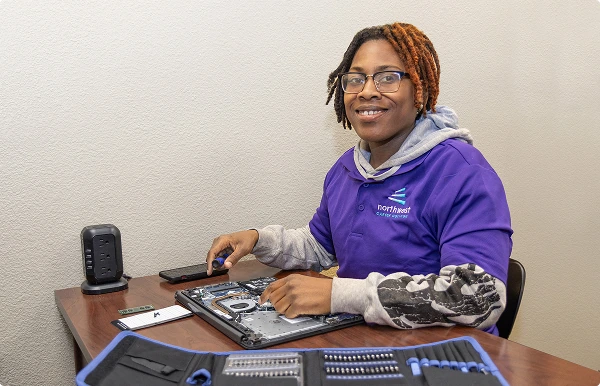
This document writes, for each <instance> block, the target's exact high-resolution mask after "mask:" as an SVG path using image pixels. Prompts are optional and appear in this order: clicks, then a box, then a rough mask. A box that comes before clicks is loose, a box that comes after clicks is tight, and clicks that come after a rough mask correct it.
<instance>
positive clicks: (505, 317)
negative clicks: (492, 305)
mask: <svg viewBox="0 0 600 386" xmlns="http://www.w3.org/2000/svg"><path fill="white" fill-rule="evenodd" d="M524 288H525V267H523V264H521V263H520V262H518V261H517V260H514V259H510V260H509V262H508V280H507V281H506V308H505V309H504V312H503V313H502V315H500V319H498V322H497V323H496V326H498V333H499V335H500V336H501V337H502V338H505V339H508V337H509V335H510V332H511V331H512V329H513V325H514V324H515V319H516V318H517V312H519V306H520V305H521V298H522V297H523V289H524Z"/></svg>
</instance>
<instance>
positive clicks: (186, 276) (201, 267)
mask: <svg viewBox="0 0 600 386" xmlns="http://www.w3.org/2000/svg"><path fill="white" fill-rule="evenodd" d="M206 268H207V265H206V263H202V264H196V265H188V266H187V267H181V268H173V269H167V270H164V271H160V272H159V273H158V276H160V277H162V278H163V279H166V280H168V281H169V283H171V284H172V283H180V282H183V281H190V280H198V279H204V278H207V277H213V276H219V275H224V274H226V273H227V272H228V271H229V270H228V269H213V273H212V275H210V276H208V275H207V274H206Z"/></svg>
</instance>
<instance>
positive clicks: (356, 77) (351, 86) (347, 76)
mask: <svg viewBox="0 0 600 386" xmlns="http://www.w3.org/2000/svg"><path fill="white" fill-rule="evenodd" d="M368 77H371V78H373V82H374V83H375V88H376V89H377V91H379V92H396V91H398V88H400V81H401V80H402V78H408V77H409V76H408V73H406V72H402V71H379V72H376V73H374V74H372V75H367V74H363V73H362V72H345V73H343V74H341V75H340V82H341V84H342V89H343V90H344V92H345V93H348V94H358V93H359V92H361V91H362V90H363V89H364V88H365V84H367V78H368Z"/></svg>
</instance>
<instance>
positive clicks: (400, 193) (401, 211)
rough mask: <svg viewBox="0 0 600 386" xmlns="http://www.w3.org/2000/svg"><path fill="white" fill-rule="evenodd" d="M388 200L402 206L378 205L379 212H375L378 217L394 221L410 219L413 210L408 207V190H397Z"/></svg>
mask: <svg viewBox="0 0 600 386" xmlns="http://www.w3.org/2000/svg"><path fill="white" fill-rule="evenodd" d="M387 199H388V200H390V201H394V202H395V203H398V204H400V205H402V206H396V205H377V211H376V212H375V214H376V215H377V216H380V217H387V218H392V219H403V218H408V216H409V214H410V209H411V208H410V206H408V207H407V206H406V188H402V189H398V190H395V191H394V192H393V193H392V194H391V195H390V196H388V197H387Z"/></svg>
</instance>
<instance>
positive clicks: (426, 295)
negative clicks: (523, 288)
mask: <svg viewBox="0 0 600 386" xmlns="http://www.w3.org/2000/svg"><path fill="white" fill-rule="evenodd" d="M331 295H332V296H331V311H332V312H349V313H353V314H361V315H363V316H364V318H365V321H367V322H368V323H377V324H387V325H390V326H393V327H396V328H401V329H410V328H420V327H429V326H452V325H454V324H460V325H465V326H470V327H476V328H479V329H487V328H490V327H493V325H494V324H495V323H496V322H497V320H498V318H499V317H500V315H501V314H502V311H504V308H505V305H506V287H505V286H504V283H503V282H502V281H501V280H498V279H496V278H495V277H493V276H492V275H490V274H488V273H486V272H485V271H484V270H483V269H482V268H481V267H479V266H477V265H475V264H464V265H460V266H454V265H449V266H446V267H443V268H442V269H441V271H440V273H439V275H437V274H429V275H425V276H424V275H414V276H410V275H408V274H406V273H402V272H398V273H393V274H391V275H388V276H383V275H381V274H379V273H376V272H373V273H371V274H369V276H368V277H367V278H366V279H345V278H334V279H333V288H332V294H331Z"/></svg>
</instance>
